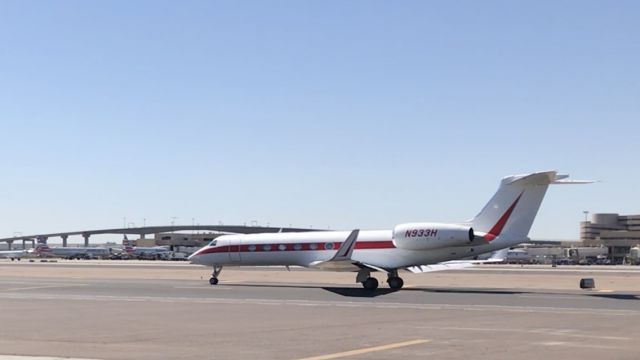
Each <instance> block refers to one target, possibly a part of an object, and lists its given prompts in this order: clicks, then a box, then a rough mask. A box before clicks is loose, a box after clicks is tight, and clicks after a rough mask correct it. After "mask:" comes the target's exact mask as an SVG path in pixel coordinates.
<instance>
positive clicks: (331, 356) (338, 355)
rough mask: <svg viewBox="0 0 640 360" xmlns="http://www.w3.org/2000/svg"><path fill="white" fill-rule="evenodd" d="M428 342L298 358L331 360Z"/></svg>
mask: <svg viewBox="0 0 640 360" xmlns="http://www.w3.org/2000/svg"><path fill="white" fill-rule="evenodd" d="M428 342H431V340H428V339H418V340H411V341H404V342H399V343H394V344H388V345H380V346H373V347H368V348H362V349H357V350H351V351H345V352H339V353H334V354H326V355H320V356H312V357H307V358H302V359H298V360H330V359H338V358H343V357H347V356H355V355H362V354H366V353H370V352H376V351H385V350H391V349H397V348H400V347H405V346H411V345H419V344H426V343H428Z"/></svg>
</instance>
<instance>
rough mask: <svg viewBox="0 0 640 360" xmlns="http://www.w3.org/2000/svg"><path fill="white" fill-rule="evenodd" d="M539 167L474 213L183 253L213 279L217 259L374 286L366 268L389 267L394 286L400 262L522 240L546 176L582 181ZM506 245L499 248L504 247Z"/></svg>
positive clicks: (417, 266) (448, 257)
mask: <svg viewBox="0 0 640 360" xmlns="http://www.w3.org/2000/svg"><path fill="white" fill-rule="evenodd" d="M567 178H568V175H558V174H557V172H556V171H544V172H537V173H532V174H526V175H513V176H507V177H505V178H503V179H502V181H501V183H500V187H499V188H498V191H497V192H496V193H495V194H494V195H493V197H492V198H491V199H490V200H489V202H488V203H487V204H486V205H485V206H484V208H483V209H482V210H481V211H480V213H479V214H478V215H476V217H474V218H473V219H471V220H468V221H465V222H461V223H452V224H447V223H434V222H424V223H406V224H400V225H397V226H396V227H395V228H393V229H392V230H375V231H359V230H353V231H351V232H349V231H316V232H301V233H266V234H248V235H245V234H238V235H223V236H220V237H218V238H216V239H215V240H213V241H211V243H209V244H208V245H207V246H205V247H203V248H201V249H199V250H198V251H197V252H195V253H194V254H193V255H191V256H190V257H189V259H190V260H191V262H192V263H195V264H201V265H205V266H212V267H213V274H212V277H211V279H210V280H209V283H210V284H211V285H215V284H217V283H218V276H219V275H220V271H221V270H222V267H223V266H261V265H283V266H294V265H295V266H303V267H308V268H316V269H321V270H331V271H351V272H357V275H356V282H360V283H362V285H363V286H364V288H365V289H369V290H374V289H376V288H377V287H378V280H376V278H374V277H372V276H371V272H374V271H380V272H384V273H386V274H387V283H388V284H389V287H390V288H392V289H400V288H402V286H403V284H404V282H403V280H402V278H401V277H399V276H398V271H399V270H407V271H410V272H414V273H416V272H429V271H438V270H446V269H451V268H456V267H465V266H469V265H473V264H476V263H479V262H482V261H478V260H468V261H467V260H462V259H468V258H473V257H476V256H477V255H480V254H484V253H490V252H494V251H497V250H501V249H505V248H509V247H511V246H514V245H517V244H520V243H522V242H526V241H528V240H529V238H528V237H527V235H528V233H529V230H530V229H531V225H532V224H533V220H534V218H535V216H536V214H537V212H538V209H539V208H540V204H541V203H542V199H543V198H544V195H545V193H546V191H547V188H548V187H549V185H550V184H585V183H590V182H591V181H578V180H568V179H567ZM502 253H504V251H502Z"/></svg>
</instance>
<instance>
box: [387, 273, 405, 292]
mask: <svg viewBox="0 0 640 360" xmlns="http://www.w3.org/2000/svg"><path fill="white" fill-rule="evenodd" d="M387 283H388V284H389V287H390V288H392V289H395V290H397V289H402V286H403V285H404V281H403V280H402V278H400V277H397V276H392V277H390V278H388V279H387Z"/></svg>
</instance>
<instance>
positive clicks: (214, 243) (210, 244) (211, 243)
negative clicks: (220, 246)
mask: <svg viewBox="0 0 640 360" xmlns="http://www.w3.org/2000/svg"><path fill="white" fill-rule="evenodd" d="M217 243H218V241H217V240H211V242H210V243H209V246H216V244H217Z"/></svg>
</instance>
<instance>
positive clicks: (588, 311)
mask: <svg viewBox="0 0 640 360" xmlns="http://www.w3.org/2000/svg"><path fill="white" fill-rule="evenodd" d="M0 298H2V299H13V300H68V301H105V302H112V301H124V302H147V303H153V302H156V303H193V304H229V305H270V306H281V305H285V306H286V305H288V306H317V307H336V306H338V307H353V308H362V307H363V306H364V307H366V308H367V309H376V308H377V309H416V310H455V311H485V312H486V311H495V312H517V313H523V312H524V313H553V314H585V315H591V316H593V315H605V316H640V310H614V309H598V308H565V307H547V306H517V305H514V306H509V305H473V304H470V305H451V304H417V303H392V302H372V303H363V302H356V301H318V300H275V299H233V298H199V297H193V298H190V297H152V296H103V295H71V294H69V295H53V294H33V293H17V292H16V293H7V292H0Z"/></svg>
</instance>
